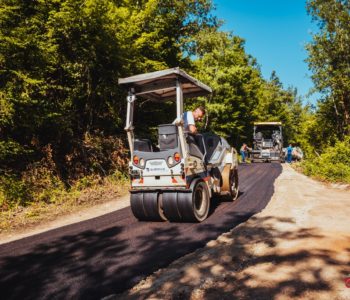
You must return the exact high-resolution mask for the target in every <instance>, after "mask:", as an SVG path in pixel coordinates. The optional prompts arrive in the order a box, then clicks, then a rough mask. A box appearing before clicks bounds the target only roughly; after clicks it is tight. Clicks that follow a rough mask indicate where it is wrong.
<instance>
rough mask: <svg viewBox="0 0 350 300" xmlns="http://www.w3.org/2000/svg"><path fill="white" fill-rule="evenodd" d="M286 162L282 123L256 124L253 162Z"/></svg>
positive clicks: (252, 153)
mask: <svg viewBox="0 0 350 300" xmlns="http://www.w3.org/2000/svg"><path fill="white" fill-rule="evenodd" d="M258 161H260V162H271V161H278V162H285V154H284V152H283V135H282V123H281V122H255V123H254V136H253V149H252V151H251V162H258Z"/></svg>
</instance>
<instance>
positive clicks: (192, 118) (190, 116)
mask: <svg viewBox="0 0 350 300" xmlns="http://www.w3.org/2000/svg"><path fill="white" fill-rule="evenodd" d="M204 116H205V109H204V107H203V106H199V107H197V108H196V109H195V110H194V111H186V112H184V122H185V124H184V129H185V131H187V132H190V133H197V132H198V130H197V127H196V123H195V122H196V121H201V120H202V119H203V118H204Z"/></svg>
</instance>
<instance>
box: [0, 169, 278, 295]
mask: <svg viewBox="0 0 350 300" xmlns="http://www.w3.org/2000/svg"><path fill="white" fill-rule="evenodd" d="M281 170H282V168H281V166H280V165H277V164H272V165H263V164H262V165H255V166H249V165H248V166H244V167H240V169H239V172H240V178H241V182H240V188H241V191H242V194H241V195H240V197H239V198H238V199H237V201H235V202H234V203H230V202H225V201H218V200H215V201H214V205H213V209H212V212H211V215H210V216H209V218H208V219H207V220H205V221H204V222H202V223H200V224H183V223H166V222H165V223H156V222H154V223H152V222H137V221H136V220H135V219H134V217H133V216H132V214H131V211H130V208H125V209H122V210H119V211H117V212H113V213H110V214H107V215H105V216H101V217H98V218H94V219H91V220H88V221H84V222H81V223H78V224H74V225H69V226H65V227H63V228H60V229H55V230H52V231H49V232H46V233H43V234H40V235H37V236H34V237H30V238H26V239H23V240H19V241H15V242H12V243H9V244H5V245H2V246H0V269H1V278H0V295H1V297H2V298H3V299H100V298H102V297H104V296H107V295H110V294H116V293H120V292H123V291H125V290H126V289H128V288H130V287H132V286H133V285H135V284H136V283H138V282H139V281H140V280H141V279H142V278H144V277H145V276H147V275H150V274H151V273H153V272H154V271H156V270H158V269H159V268H164V267H166V266H168V265H169V264H170V263H171V262H173V261H174V260H176V259H178V258H180V257H182V256H184V255H186V254H188V253H190V252H193V251H194V250H196V249H198V248H200V247H203V246H204V245H205V244H206V243H207V242H208V241H209V240H212V239H216V238H217V236H218V235H220V234H222V233H224V232H227V231H229V230H230V229H232V228H234V227H236V226H237V225H238V224H240V223H242V222H245V221H246V220H247V219H249V218H250V217H251V216H252V215H254V214H256V213H257V212H259V211H261V210H262V209H264V208H265V207H266V205H267V204H268V202H269V201H270V199H271V196H272V195H273V192H274V186H273V184H274V181H275V179H276V178H277V177H278V176H279V175H280V173H281ZM251 238H257V236H252V237H251Z"/></svg>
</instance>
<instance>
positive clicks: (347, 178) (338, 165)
mask: <svg viewBox="0 0 350 300" xmlns="http://www.w3.org/2000/svg"><path fill="white" fill-rule="evenodd" d="M302 169H303V171H304V173H305V174H306V175H310V176H314V177H317V178H320V179H323V180H329V181H334V182H345V183H350V137H347V138H346V139H345V140H344V141H338V142H337V143H336V144H335V145H334V146H330V147H328V148H326V149H325V151H324V152H323V153H322V154H321V155H320V156H318V157H314V158H311V159H309V160H305V161H304V162H303V164H302Z"/></svg>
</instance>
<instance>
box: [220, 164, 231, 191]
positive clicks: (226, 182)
mask: <svg viewBox="0 0 350 300" xmlns="http://www.w3.org/2000/svg"><path fill="white" fill-rule="evenodd" d="M230 171H231V164H226V165H225V167H224V169H223V170H222V173H221V178H222V186H221V191H222V192H229V191H230Z"/></svg>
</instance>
